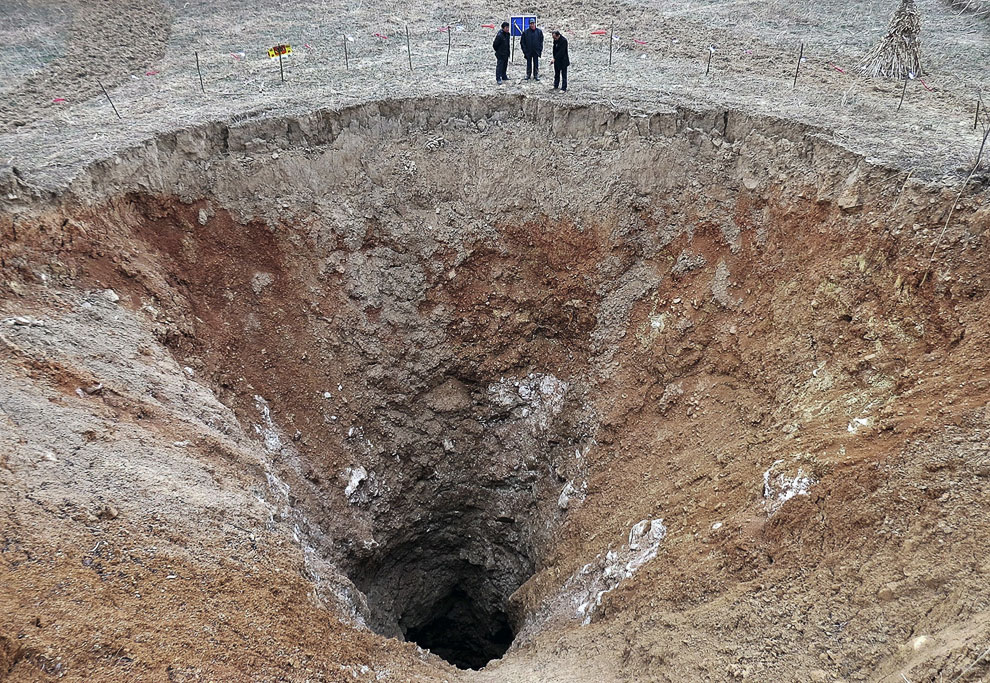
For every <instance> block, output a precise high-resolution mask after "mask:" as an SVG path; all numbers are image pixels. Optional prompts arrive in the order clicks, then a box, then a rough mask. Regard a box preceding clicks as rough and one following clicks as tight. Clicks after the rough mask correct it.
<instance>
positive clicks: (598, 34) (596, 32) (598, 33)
mask: <svg viewBox="0 0 990 683" xmlns="http://www.w3.org/2000/svg"><path fill="white" fill-rule="evenodd" d="M606 33H608V31H605V30H598V31H592V32H591V35H593V36H603V35H605V34H606Z"/></svg>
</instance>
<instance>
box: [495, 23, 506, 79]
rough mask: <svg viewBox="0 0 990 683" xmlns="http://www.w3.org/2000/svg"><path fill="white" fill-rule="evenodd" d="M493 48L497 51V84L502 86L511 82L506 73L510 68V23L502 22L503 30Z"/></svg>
mask: <svg viewBox="0 0 990 683" xmlns="http://www.w3.org/2000/svg"><path fill="white" fill-rule="evenodd" d="M492 48H494V50H495V82H496V83H498V84H499V85H502V81H507V80H509V76H508V75H507V74H506V73H505V71H506V69H508V68H509V22H507V21H503V22H502V28H501V29H499V32H498V33H496V34H495V42H494V43H492Z"/></svg>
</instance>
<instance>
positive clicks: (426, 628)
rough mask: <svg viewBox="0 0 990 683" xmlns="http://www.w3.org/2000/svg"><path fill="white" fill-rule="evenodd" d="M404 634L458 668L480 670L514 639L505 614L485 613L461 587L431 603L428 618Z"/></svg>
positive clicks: (502, 651)
mask: <svg viewBox="0 0 990 683" xmlns="http://www.w3.org/2000/svg"><path fill="white" fill-rule="evenodd" d="M405 636H406V640H408V641H412V642H414V643H416V644H417V645H419V646H420V647H422V648H424V649H427V650H430V651H431V652H433V653H434V654H435V655H438V656H440V657H443V658H444V659H446V660H447V661H448V662H450V663H451V664H453V665H454V666H456V667H458V668H459V669H480V668H481V667H483V666H485V665H486V664H487V663H488V662H490V661H491V660H493V659H498V658H499V657H501V656H502V655H504V654H505V652H506V651H507V650H508V649H509V646H510V645H511V644H512V638H513V634H512V628H511V627H510V626H509V620H508V618H507V617H506V615H505V614H504V613H501V612H499V613H497V614H494V615H490V616H486V615H485V614H484V610H481V609H479V607H478V605H477V604H476V603H475V601H474V600H473V599H472V598H471V596H470V595H468V594H467V593H466V592H465V591H464V590H463V589H461V588H460V587H456V588H454V589H453V590H452V591H451V592H450V593H449V594H448V595H447V596H445V597H443V598H441V599H440V600H438V601H437V602H436V603H435V604H434V605H433V608H432V609H431V610H430V616H429V620H428V621H425V622H423V623H420V624H419V625H418V626H415V627H413V626H409V627H407V628H406V629H405Z"/></svg>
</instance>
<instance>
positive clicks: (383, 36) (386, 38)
mask: <svg viewBox="0 0 990 683" xmlns="http://www.w3.org/2000/svg"><path fill="white" fill-rule="evenodd" d="M373 35H374V36H375V38H381V39H382V40H388V36H385V35H382V34H381V33H375V34H373Z"/></svg>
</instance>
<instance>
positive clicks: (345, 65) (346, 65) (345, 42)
mask: <svg viewBox="0 0 990 683" xmlns="http://www.w3.org/2000/svg"><path fill="white" fill-rule="evenodd" d="M341 38H343V39H344V68H345V69H350V68H351V67H350V65H349V64H348V63H347V62H348V60H347V36H346V35H342V36H341Z"/></svg>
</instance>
